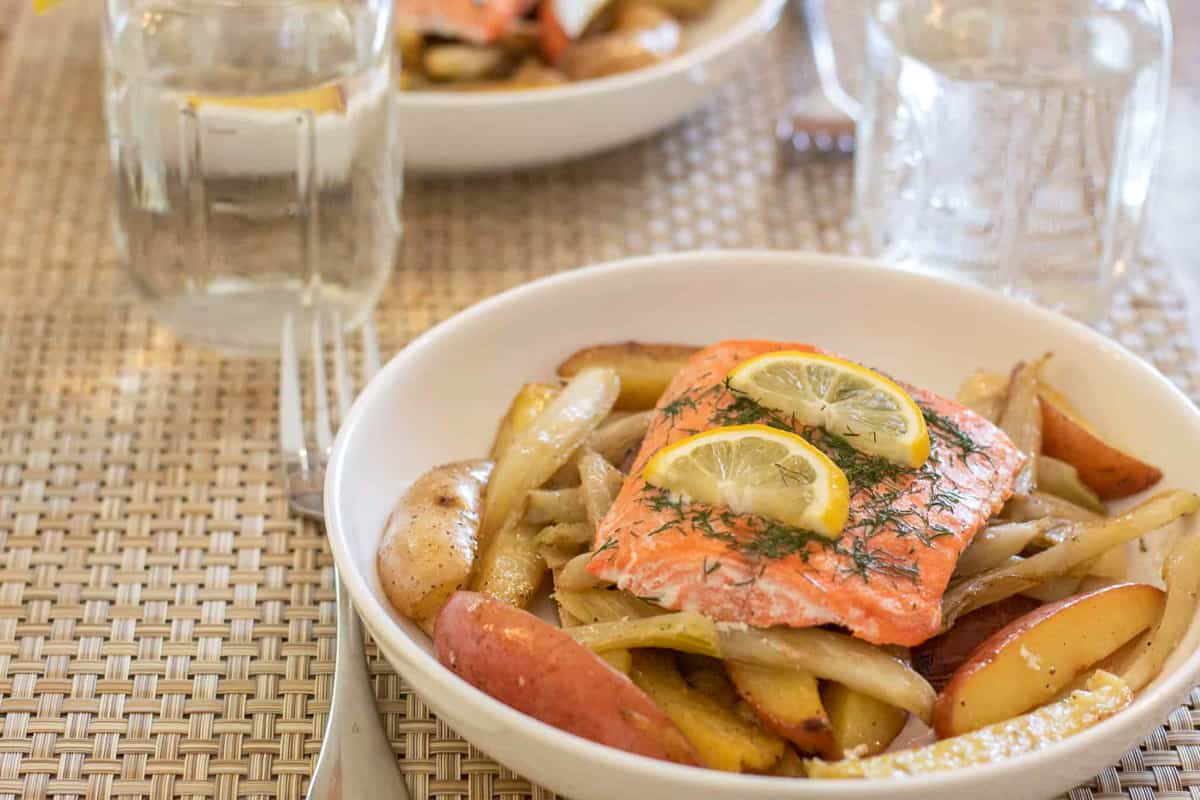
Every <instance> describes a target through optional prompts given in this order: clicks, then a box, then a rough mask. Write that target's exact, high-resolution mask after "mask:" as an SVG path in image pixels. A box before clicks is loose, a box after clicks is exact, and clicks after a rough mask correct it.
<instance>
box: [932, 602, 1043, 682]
mask: <svg viewBox="0 0 1200 800" xmlns="http://www.w3.org/2000/svg"><path fill="white" fill-rule="evenodd" d="M1040 605H1041V603H1039V602H1038V601H1037V600H1034V599H1033V598H1031V597H1022V596H1021V595H1019V594H1018V595H1013V596H1012V597H1008V598H1005V599H1004V600H1001V601H1000V602H998V603H992V604H991V605H988V606H984V607H983V608H981V609H979V610H978V611H972V612H971V613H970V614H966V615H964V616H962V617H960V618H959V619H958V620H957V621H956V622H955V623H954V627H952V628H951V629H950V630H948V631H946V632H945V633H943V634H941V635H940V636H935V637H933V638H932V639H929V640H928V641H926V642H925V643H923V644H920V645H918V646H917V647H914V648H913V651H912V665H913V669H915V670H916V671H917V672H919V673H921V675H922V676H923V677H924V678H925V680H927V681H929V685H930V686H932V687H933V688H935V689H937V690H938V691H939V692H940V691H941V690H942V687H944V686H945V685H946V684H947V683H948V682H949V681H950V677H951V676H952V675H953V674H954V671H955V670H957V669H958V668H959V667H960V666H962V663H963V662H964V661H966V660H967V659H968V658H970V656H971V654H972V653H974V652H975V650H976V648H978V647H979V645H981V644H983V643H984V642H985V641H987V640H988V639H989V638H991V637H992V635H993V634H994V633H996V631H998V630H1000V629H1001V628H1003V627H1004V626H1005V625H1008V624H1009V623H1010V622H1012V621H1013V620H1015V619H1017V618H1018V617H1023V616H1025V615H1026V614H1028V613H1029V612H1031V611H1033V610H1034V609H1035V608H1037V607H1038V606H1040Z"/></svg>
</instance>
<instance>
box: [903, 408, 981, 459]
mask: <svg viewBox="0 0 1200 800" xmlns="http://www.w3.org/2000/svg"><path fill="white" fill-rule="evenodd" d="M918 405H920V406H921V415H922V416H923V417H925V424H926V425H928V426H929V428H930V429H932V430H933V431H935V432H936V433H937V434H938V435H939V436H940V437H941V438H942V439H944V440H945V441H946V443H947V444H949V445H950V446H951V447H953V448H954V449H956V450H958V451H959V452H960V453H962V457H963V460H964V461H965V460H966V459H967V458H968V457H970V456H973V455H982V456H983V457H984V458H986V459H987V460H988V461H991V456H989V455H988V453H987V451H986V450H984V449H983V448H982V447H980V446H979V444H978V442H976V441H975V440H974V439H972V438H971V437H970V436H968V435H967V432H966V431H964V430H963V429H962V428H960V427H959V425H958V423H957V422H955V421H954V420H952V419H950V418H949V417H944V416H942V415H941V414H939V413H937V412H936V411H934V410H933V409H932V408H930V407H929V406H926V405H921V404H918Z"/></svg>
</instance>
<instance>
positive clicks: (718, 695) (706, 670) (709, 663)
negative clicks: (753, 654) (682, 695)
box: [675, 652, 741, 708]
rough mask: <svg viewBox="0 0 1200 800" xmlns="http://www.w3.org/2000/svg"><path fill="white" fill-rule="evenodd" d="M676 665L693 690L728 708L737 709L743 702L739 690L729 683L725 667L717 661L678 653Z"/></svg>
mask: <svg viewBox="0 0 1200 800" xmlns="http://www.w3.org/2000/svg"><path fill="white" fill-rule="evenodd" d="M675 664H676V666H678V667H679V671H680V673H682V675H683V679H684V680H685V681H687V682H688V686H691V687H692V688H693V689H697V690H699V691H701V692H704V693H705V694H706V695H708V696H709V697H711V698H712V699H713V700H716V701H717V702H718V703H720V704H721V705H723V706H725V707H726V708H735V707H736V706H738V704H739V703H740V702H741V700H740V698H739V697H738V693H737V690H736V689H734V688H733V684H732V683H731V682H730V681H729V674H728V673H727V672H726V671H725V665H724V664H722V663H721V662H720V661H718V660H717V659H715V658H711V657H709V656H698V655H695V654H694V653H678V652H677V653H676V654H675Z"/></svg>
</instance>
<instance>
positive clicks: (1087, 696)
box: [805, 672, 1133, 778]
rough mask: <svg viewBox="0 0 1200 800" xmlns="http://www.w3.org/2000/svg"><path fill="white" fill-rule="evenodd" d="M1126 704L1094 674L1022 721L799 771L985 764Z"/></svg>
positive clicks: (1124, 694) (879, 771)
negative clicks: (1081, 688) (1075, 689)
mask: <svg viewBox="0 0 1200 800" xmlns="http://www.w3.org/2000/svg"><path fill="white" fill-rule="evenodd" d="M1132 702H1133V693H1132V692H1131V691H1129V687H1128V686H1126V685H1125V682H1124V681H1122V680H1121V679H1120V678H1117V677H1116V676H1114V675H1110V674H1108V673H1106V672H1097V673H1096V674H1095V675H1093V676H1092V678H1091V679H1090V680H1089V681H1088V684H1087V689H1086V690H1085V691H1079V692H1073V693H1072V694H1071V695H1069V696H1068V697H1065V698H1063V699H1062V700H1059V701H1058V702H1056V703H1052V704H1050V705H1047V706H1043V707H1042V708H1039V709H1038V710H1037V711H1034V712H1033V713H1031V714H1026V715H1025V716H1023V717H1017V718H1016V719H1011V720H1007V721H1005V722H999V723H996V724H994V725H991V726H988V727H986V728H981V729H979V730H977V731H973V732H971V733H967V734H963V735H962V736H955V737H953V738H951V739H946V740H944V741H941V742H937V743H936V744H931V745H926V746H925V747H918V748H915V749H913V750H901V751H899V752H896V753H886V754H884V755H880V756H875V757H874V758H850V759H846V760H844V761H835V762H832V763H830V762H825V761H815V760H814V761H807V762H805V767H806V768H807V771H808V777H810V778H894V777H897V776H901V775H924V774H927V773H930V772H946V771H948V770H954V769H963V768H965V767H972V766H976V765H983V764H991V763H993V762H995V761H996V760H998V759H1002V758H1014V757H1016V756H1020V755H1024V754H1025V753H1029V752H1032V751H1034V750H1040V749H1041V748H1043V747H1045V746H1046V745H1048V744H1051V743H1053V742H1057V741H1060V740H1062V739H1065V738H1067V737H1068V736H1072V735H1074V734H1076V733H1079V732H1080V731H1082V730H1086V729H1087V728H1090V727H1091V726H1093V725H1095V724H1096V723H1097V722H1100V721H1101V720H1104V719H1107V718H1109V717H1111V716H1112V715H1113V714H1116V713H1117V712H1118V711H1120V710H1121V709H1123V708H1125V707H1126V706H1128V705H1129V704H1130V703H1132Z"/></svg>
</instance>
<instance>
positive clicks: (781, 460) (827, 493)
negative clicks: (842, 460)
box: [644, 425, 850, 538]
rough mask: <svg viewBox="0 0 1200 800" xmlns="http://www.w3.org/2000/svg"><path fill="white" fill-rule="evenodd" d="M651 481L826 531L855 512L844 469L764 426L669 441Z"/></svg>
mask: <svg viewBox="0 0 1200 800" xmlns="http://www.w3.org/2000/svg"><path fill="white" fill-rule="evenodd" d="M644 475H645V478H646V481H647V482H648V483H650V484H652V485H654V486H658V487H661V488H663V489H666V490H668V491H670V492H674V493H676V494H679V495H682V496H684V497H686V498H688V499H690V500H695V501H698V502H701V503H709V504H712V505H725V506H728V507H729V508H730V509H731V510H733V511H734V512H736V513H739V514H757V515H759V516H762V517H766V518H768V519H772V520H775V521H777V522H782V523H784V524H785V525H789V526H792V527H795V528H802V529H804V530H807V531H811V532H813V533H816V534H819V535H821V536H826V537H829V538H833V537H836V536H837V535H838V534H839V533H841V530H842V528H843V527H844V526H845V524H846V518H847V517H848V516H849V513H850V490H849V485H848V484H847V482H846V476H845V474H843V473H842V471H841V470H840V469H839V468H838V466H837V465H836V464H834V463H833V462H832V461H830V460H829V457H828V456H826V455H825V454H824V453H822V452H821V451H820V450H818V449H817V448H815V447H813V446H812V445H811V444H809V443H808V442H806V441H805V440H804V439H802V438H800V437H799V436H797V435H796V434H794V433H790V432H787V431H780V430H776V429H774V428H768V427H767V426H765V425H735V426H732V427H727V428H713V429H712V430H709V431H704V432H703V433H698V434H696V435H695V436H689V437H688V438H686V439H683V440H681V441H679V442H676V443H675V444H672V445H668V446H667V447H664V448H663V449H662V450H659V451H658V453H657V454H655V456H654V458H652V459H650V462H649V463H648V464H647V465H646V470H645V473H644Z"/></svg>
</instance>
